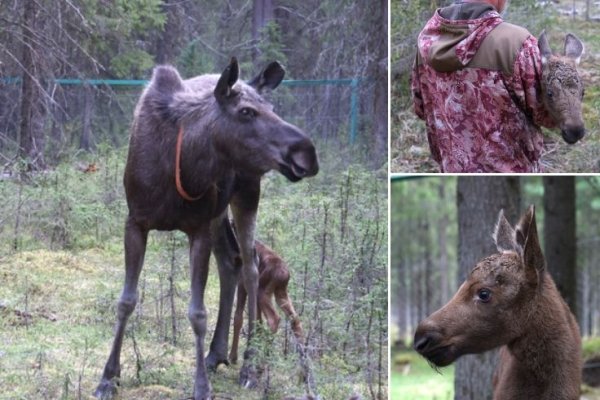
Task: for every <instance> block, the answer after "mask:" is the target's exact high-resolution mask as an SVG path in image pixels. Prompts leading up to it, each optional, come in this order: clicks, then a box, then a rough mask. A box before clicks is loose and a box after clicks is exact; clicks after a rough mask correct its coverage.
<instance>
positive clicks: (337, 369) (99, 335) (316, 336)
mask: <svg viewBox="0 0 600 400" xmlns="http://www.w3.org/2000/svg"><path fill="white" fill-rule="evenodd" d="M123 160H124V157H123V154H122V152H120V153H119V152H113V151H111V152H110V154H108V155H106V157H104V156H102V155H98V156H96V157H95V160H94V161H95V162H97V163H98V168H99V172H97V173H94V174H84V173H82V172H80V171H79V170H78V169H77V168H76V167H75V166H74V165H76V162H75V161H71V162H66V163H63V164H61V165H60V166H58V167H57V168H56V169H54V170H52V171H48V172H46V173H45V174H43V176H40V177H35V178H34V179H33V180H32V181H31V182H29V183H27V184H24V183H19V182H18V181H13V180H4V181H0V199H3V201H2V202H0V400H9V399H10V400H13V399H28V400H29V399H32V400H33V399H35V400H40V399H44V400H45V399H48V400H50V399H51V400H57V399H60V400H67V399H77V400H80V399H92V394H93V392H94V390H95V388H96V385H97V384H98V382H99V380H100V377H101V375H102V369H103V367H104V363H105V362H106V359H107V357H108V354H109V350H110V346H111V343H112V339H113V329H114V324H115V320H116V303H117V300H118V297H119V295H120V293H121V290H122V285H123V277H124V267H123V244H122V231H123V221H124V220H125V213H126V205H125V201H124V196H123V192H122V191H123V189H122V184H121V177H122V173H123ZM329 165H331V164H329ZM382 171H383V169H382ZM382 171H370V170H366V169H364V168H362V167H361V166H350V167H348V166H347V165H346V166H345V167H340V168H338V169H333V168H330V170H329V171H328V170H326V169H325V168H324V169H323V170H322V173H321V174H319V176H318V177H316V178H314V179H313V180H311V181H308V180H307V181H306V182H303V183H299V184H296V185H289V184H288V183H287V182H286V181H285V178H283V177H281V176H279V175H277V174H270V175H269V176H267V177H265V179H264V180H263V190H264V191H263V199H262V200H261V209H260V212H259V221H258V225H259V227H258V232H259V238H260V239H262V240H263V241H265V242H266V243H267V244H268V245H270V246H271V247H273V248H274V249H276V250H277V251H279V252H280V254H281V255H282V257H283V258H284V259H285V260H286V261H287V262H288V265H289V267H290V272H291V279H290V284H289V287H288V290H289V292H290V296H291V298H292V301H293V302H294V307H295V308H296V311H297V312H298V314H299V315H300V319H301V321H302V324H303V327H304V331H305V334H306V335H307V337H308V338H309V339H308V340H309V354H310V358H311V370H312V373H313V375H314V380H315V388H316V391H317V393H318V394H320V395H321V396H322V398H324V399H327V400H329V399H332V400H338V399H339V400H346V399H347V398H348V397H350V395H352V394H355V393H356V394H360V395H361V396H362V397H363V398H371V393H377V392H378V391H381V392H382V393H383V396H384V397H386V396H387V381H388V377H387V368H386V366H387V331H386V330H387V300H386V299H387V269H386V265H387V263H386V260H387V231H386V230H385V229H384V228H383V227H386V226H387V224H386V223H385V217H384V216H385V215H386V213H385V210H387V202H386V201H385V199H386V198H387V187H386V184H387V174H386V173H385V171H383V172H382ZM340 185H341V186H340ZM323 187H327V188H329V191H328V192H325V191H324V190H323ZM338 196H343V199H344V201H345V203H344V204H346V207H348V209H347V210H346V212H345V213H343V212H341V211H342V210H341V209H339V208H338V206H339V205H340V204H342V203H343V202H342V201H341V200H340V199H339V198H338ZM327 213H328V214H327ZM342 216H344V217H345V220H344V221H345V222H346V223H347V224H348V225H347V226H346V228H345V230H344V232H345V237H344V238H342V237H341V235H340V234H339V229H340V218H342ZM378 224H380V225H381V227H379V225H378ZM376 227H379V228H376ZM355 229H356V230H355ZM323 235H325V237H326V238H327V243H326V244H327V246H328V247H327V248H323V249H321V247H320V243H321V241H320V240H319V238H321V237H323ZM371 241H373V242H371ZM357 243H358V244H357ZM361 246H362V247H361ZM370 246H372V251H373V253H371V250H369V251H367V249H371V247H370ZM358 247H360V248H361V251H364V257H370V258H369V260H370V262H371V263H370V264H369V262H368V261H365V260H367V259H366V258H365V259H362V258H360V257H359V256H357V251H356V249H357V248H358ZM15 248H17V249H18V250H15ZM320 249H321V250H320ZM334 250H335V251H334ZM361 254H362V253H361ZM316 260H320V261H316ZM362 265H366V266H368V268H367V269H368V273H363V271H361V269H360V268H359V266H362ZM187 266H188V249H187V239H186V237H185V235H183V234H181V233H168V232H158V233H157V232H152V233H151V234H150V235H149V238H148V246H147V251H146V257H145V263H144V270H143V272H142V275H141V278H140V286H139V293H140V299H139V302H138V305H137V307H136V309H135V311H134V313H133V314H132V316H131V318H130V321H129V324H128V329H127V331H126V335H125V340H124V343H123V351H122V355H121V365H122V369H121V381H120V389H119V393H120V396H119V397H120V398H122V399H137V400H145V399H148V400H150V399H152V400H157V399H185V398H188V397H189V396H191V395H192V392H193V379H194V378H193V376H194V370H195V356H194V354H195V353H194V348H195V344H194V343H195V339H194V335H193V332H192V329H191V326H190V324H189V321H188V319H187V307H188V303H189V299H190V291H189V271H188V267H187ZM319 266H320V269H319ZM356 273H362V274H363V275H361V279H362V280H361V281H359V280H358V279H357V278H356V276H355V274H356ZM170 277H172V279H171V280H172V284H170V283H169V282H170ZM352 282H355V283H352ZM218 296H219V283H218V274H217V272H216V266H215V265H213V260H212V259H211V267H210V273H209V278H208V284H207V288H206V292H205V302H206V307H207V312H208V331H207V335H206V341H205V343H206V348H208V343H210V340H211V339H212V335H213V330H214V327H215V324H216V316H217V309H218ZM349 298H352V299H353V300H352V301H348V299H349ZM280 314H281V313H280ZM281 317H282V321H281V323H280V326H279V331H278V332H277V333H276V334H274V335H273V334H271V333H270V332H269V331H267V330H266V329H262V328H259V329H258V330H257V336H256V339H255V344H256V346H257V349H258V353H259V355H260V357H261V361H262V362H261V365H262V366H264V369H263V373H262V375H261V378H260V382H259V385H258V387H257V388H255V389H251V390H246V389H242V388H240V387H239V385H238V375H239V370H240V365H231V366H220V367H219V370H218V371H217V372H215V373H211V374H210V377H209V378H210V380H211V384H212V386H213V391H214V393H215V395H216V398H217V399H248V400H252V399H274V400H275V399H276V400H280V399H282V398H284V397H286V396H293V397H294V398H296V397H298V398H299V397H301V396H303V395H304V394H305V393H307V388H306V384H305V383H304V382H303V381H302V379H301V375H302V374H301V368H300V363H299V360H298V356H297V354H296V353H295V351H294V350H293V349H294V345H293V343H294V339H293V336H292V334H291V329H290V326H289V322H288V321H286V320H285V318H284V316H283V315H281ZM242 336H244V333H243V334H242ZM356 338H361V339H360V340H356ZM245 343H246V340H245V338H244V337H242V338H241V340H240V355H239V358H240V360H241V359H242V354H241V352H243V350H244V349H245ZM367 349H368V350H367Z"/></svg>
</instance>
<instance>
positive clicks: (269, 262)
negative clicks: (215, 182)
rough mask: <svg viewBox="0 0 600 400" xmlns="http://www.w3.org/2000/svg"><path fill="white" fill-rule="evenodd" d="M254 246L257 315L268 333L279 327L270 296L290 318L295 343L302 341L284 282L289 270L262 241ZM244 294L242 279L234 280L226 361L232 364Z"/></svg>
mask: <svg viewBox="0 0 600 400" xmlns="http://www.w3.org/2000/svg"><path fill="white" fill-rule="evenodd" d="M255 243H256V245H255V247H256V258H257V261H256V264H258V274H259V278H258V299H257V305H258V318H261V316H263V315H264V317H265V319H266V320H267V324H268V325H269V328H270V329H271V332H273V333H275V332H277V328H278V327H279V321H280V320H281V319H280V318H279V315H277V311H275V308H274V307H273V297H275V301H276V302H277V305H278V306H279V308H280V309H281V310H282V311H283V312H284V314H285V315H286V316H287V317H288V318H289V319H290V321H291V323H292V331H293V332H294V336H295V337H296V340H297V341H298V343H303V342H304V333H303V331H302V324H301V323H300V318H298V314H296V310H294V306H293V305H292V300H291V299H290V297H289V295H288V291H287V286H288V282H289V281H290V272H289V269H288V267H287V264H286V263H285V261H283V259H282V258H281V257H279V255H278V254H277V253H275V251H273V250H272V249H270V248H269V247H268V246H266V245H265V244H264V243H261V242H259V241H258V240H257V241H256V242H255ZM247 296H248V293H247V292H246V289H245V288H244V284H243V282H241V281H240V282H239V283H238V288H237V305H236V308H235V316H234V320H233V341H232V343H231V351H230V353H229V360H230V361H231V362H232V363H236V362H237V359H238V344H239V339H240V331H241V330H242V324H243V322H244V307H245V306H246V298H247Z"/></svg>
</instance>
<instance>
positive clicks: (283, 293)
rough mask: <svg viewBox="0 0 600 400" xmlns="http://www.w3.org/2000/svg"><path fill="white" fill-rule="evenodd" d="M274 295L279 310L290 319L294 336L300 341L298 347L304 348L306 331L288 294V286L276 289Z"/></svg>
mask: <svg viewBox="0 0 600 400" xmlns="http://www.w3.org/2000/svg"><path fill="white" fill-rule="evenodd" d="M274 295H275V302H277V305H278V306H279V308H280V309H281V310H282V311H283V313H284V314H285V315H286V316H287V317H288V318H289V319H290V322H291V324H292V331H293V332H294V336H295V337H296V340H297V341H298V345H299V346H304V331H303V330H302V323H301V322H300V317H298V314H296V310H295V309H294V305H293V304H292V299H290V296H289V294H288V292H287V285H286V287H282V288H278V289H276V290H275V293H274Z"/></svg>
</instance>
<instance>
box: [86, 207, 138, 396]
mask: <svg viewBox="0 0 600 400" xmlns="http://www.w3.org/2000/svg"><path fill="white" fill-rule="evenodd" d="M147 238H148V231H147V230H143V229H142V228H140V226H139V225H137V224H136V223H135V222H134V221H133V220H132V219H131V218H128V219H127V222H126V224H125V285H124V287H123V292H122V294H121V298H120V300H119V303H118V305H117V325H116V329H115V338H114V341H113V345H112V349H111V351H110V356H109V357H108V361H107V362H106V365H105V367H104V372H103V373H102V380H101V381H100V384H99V385H98V388H96V391H95V392H94V396H96V397H97V398H99V399H102V400H109V399H112V398H113V397H114V395H115V394H116V392H117V384H118V382H117V381H118V379H119V377H120V375H121V363H120V357H121V347H122V345H123V336H124V334H125V326H126V325H127V320H128V319H129V316H130V315H131V313H132V312H133V309H134V308H135V305H136V303H137V299H138V294H137V286H138V281H139V277H140V272H141V270H142V265H143V264H144V254H145V252H146V240H147Z"/></svg>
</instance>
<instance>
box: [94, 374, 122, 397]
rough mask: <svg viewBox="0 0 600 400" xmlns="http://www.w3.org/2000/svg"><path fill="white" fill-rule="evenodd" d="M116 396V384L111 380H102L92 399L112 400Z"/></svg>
mask: <svg viewBox="0 0 600 400" xmlns="http://www.w3.org/2000/svg"><path fill="white" fill-rule="evenodd" d="M116 395H117V384H116V383H115V382H114V381H113V380H109V379H102V381H101V382H100V384H99V385H98V387H97V388H96V391H95V392H94V397H96V398H97V399H99V400H113V399H114V398H115V396H116Z"/></svg>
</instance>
